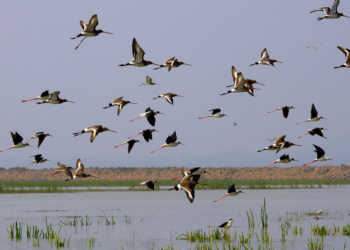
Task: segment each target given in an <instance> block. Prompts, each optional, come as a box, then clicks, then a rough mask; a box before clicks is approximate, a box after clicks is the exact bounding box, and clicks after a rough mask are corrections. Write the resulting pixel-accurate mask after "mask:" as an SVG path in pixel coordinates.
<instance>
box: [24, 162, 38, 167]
mask: <svg viewBox="0 0 350 250" xmlns="http://www.w3.org/2000/svg"><path fill="white" fill-rule="evenodd" d="M34 163H35V161H34V162H32V163H30V164H29V165H28V166H26V167H24V168H27V167H29V166H31V165H33V164H34Z"/></svg>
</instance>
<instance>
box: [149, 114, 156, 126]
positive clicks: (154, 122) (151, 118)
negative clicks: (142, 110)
mask: <svg viewBox="0 0 350 250" xmlns="http://www.w3.org/2000/svg"><path fill="white" fill-rule="evenodd" d="M147 121H148V122H149V124H151V125H152V126H153V127H154V125H155V124H156V118H155V117H154V114H153V115H149V116H147Z"/></svg>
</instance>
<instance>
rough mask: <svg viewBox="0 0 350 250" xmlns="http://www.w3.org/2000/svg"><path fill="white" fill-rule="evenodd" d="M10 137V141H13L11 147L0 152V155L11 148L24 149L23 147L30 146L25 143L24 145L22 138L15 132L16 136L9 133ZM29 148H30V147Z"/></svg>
mask: <svg viewBox="0 0 350 250" xmlns="http://www.w3.org/2000/svg"><path fill="white" fill-rule="evenodd" d="M11 137H12V141H13V146H11V147H9V148H8V149H5V150H2V151H0V153H1V152H4V151H6V150H10V149H13V148H24V147H27V146H30V145H29V144H28V143H27V142H26V143H23V142H22V141H23V137H22V136H20V135H19V134H18V133H17V132H16V134H14V133H12V132H11ZM30 147H32V146H30Z"/></svg>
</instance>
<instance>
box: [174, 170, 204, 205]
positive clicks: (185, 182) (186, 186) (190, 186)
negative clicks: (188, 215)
mask: <svg viewBox="0 0 350 250" xmlns="http://www.w3.org/2000/svg"><path fill="white" fill-rule="evenodd" d="M191 178H192V175H191V174H189V175H187V176H185V177H184V178H183V179H182V180H181V183H180V184H177V185H175V186H174V187H173V188H171V189H169V190H176V191H179V190H180V189H182V190H184V191H185V193H186V195H187V199H188V200H189V201H190V202H191V203H193V201H194V197H195V192H194V188H195V186H196V185H205V184H202V183H198V182H197V181H191Z"/></svg>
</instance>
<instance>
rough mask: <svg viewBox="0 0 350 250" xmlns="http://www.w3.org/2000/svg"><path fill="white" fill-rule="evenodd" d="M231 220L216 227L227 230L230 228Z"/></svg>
mask: <svg viewBox="0 0 350 250" xmlns="http://www.w3.org/2000/svg"><path fill="white" fill-rule="evenodd" d="M232 223H233V220H232V219H230V220H229V221H227V222H224V223H222V224H221V225H220V226H218V227H219V228H225V229H229V228H230V227H231V226H232Z"/></svg>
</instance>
